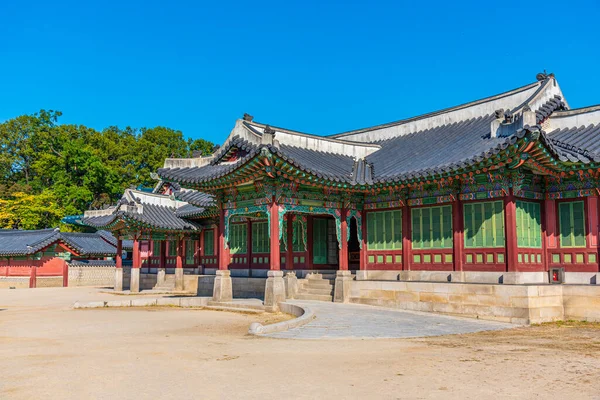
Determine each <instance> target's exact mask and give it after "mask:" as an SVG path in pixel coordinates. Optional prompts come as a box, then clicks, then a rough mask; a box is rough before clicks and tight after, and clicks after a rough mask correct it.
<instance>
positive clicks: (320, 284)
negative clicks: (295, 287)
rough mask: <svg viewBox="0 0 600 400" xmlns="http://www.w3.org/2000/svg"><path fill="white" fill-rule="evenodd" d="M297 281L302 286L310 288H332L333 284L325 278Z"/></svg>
mask: <svg viewBox="0 0 600 400" xmlns="http://www.w3.org/2000/svg"><path fill="white" fill-rule="evenodd" d="M298 283H299V284H300V285H301V286H302V287H310V288H315V289H316V288H332V287H333V284H332V283H331V282H329V281H326V280H321V281H306V280H304V281H298Z"/></svg>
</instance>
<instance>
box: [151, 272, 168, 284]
mask: <svg viewBox="0 0 600 400" xmlns="http://www.w3.org/2000/svg"><path fill="white" fill-rule="evenodd" d="M151 272H152V271H151ZM166 274H167V271H166V270H165V269H164V268H158V270H157V271H156V286H162V285H163V284H164V283H165V276H166Z"/></svg>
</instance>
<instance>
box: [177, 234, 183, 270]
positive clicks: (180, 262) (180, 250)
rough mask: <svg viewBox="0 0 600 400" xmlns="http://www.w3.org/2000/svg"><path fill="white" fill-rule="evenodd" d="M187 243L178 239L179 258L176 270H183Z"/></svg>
mask: <svg viewBox="0 0 600 400" xmlns="http://www.w3.org/2000/svg"><path fill="white" fill-rule="evenodd" d="M184 243H185V241H184V240H183V239H182V238H181V237H178V238H177V257H176V259H175V268H183V252H184Z"/></svg>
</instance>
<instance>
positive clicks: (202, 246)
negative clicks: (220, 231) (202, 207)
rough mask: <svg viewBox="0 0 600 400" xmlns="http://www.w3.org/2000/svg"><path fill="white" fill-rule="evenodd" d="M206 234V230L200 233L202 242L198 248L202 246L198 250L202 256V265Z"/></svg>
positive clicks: (199, 242) (200, 241)
mask: <svg viewBox="0 0 600 400" xmlns="http://www.w3.org/2000/svg"><path fill="white" fill-rule="evenodd" d="M205 234H206V230H203V231H202V232H200V240H199V241H198V246H200V248H199V249H198V254H199V256H200V261H199V262H200V263H202V262H204V259H203V258H204V235H205Z"/></svg>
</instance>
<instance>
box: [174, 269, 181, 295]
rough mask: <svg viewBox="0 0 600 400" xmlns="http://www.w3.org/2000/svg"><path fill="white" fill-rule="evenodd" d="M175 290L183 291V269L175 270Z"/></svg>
mask: <svg viewBox="0 0 600 400" xmlns="http://www.w3.org/2000/svg"><path fill="white" fill-rule="evenodd" d="M175 290H176V291H178V292H181V291H183V268H175Z"/></svg>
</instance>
